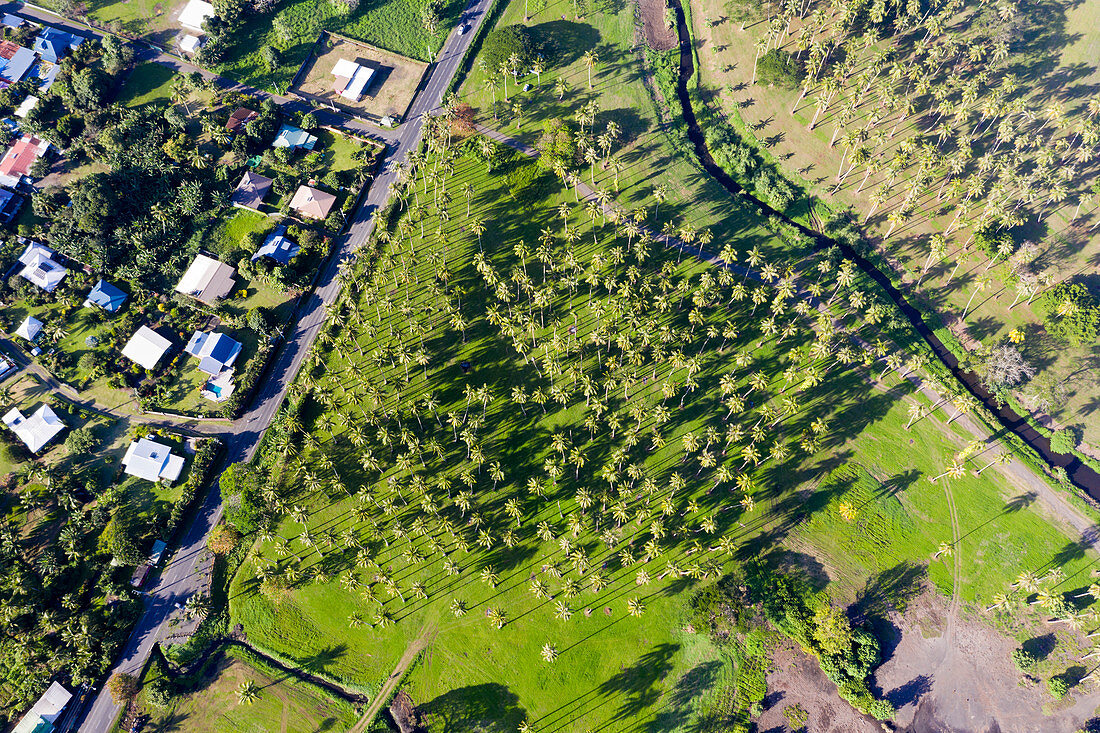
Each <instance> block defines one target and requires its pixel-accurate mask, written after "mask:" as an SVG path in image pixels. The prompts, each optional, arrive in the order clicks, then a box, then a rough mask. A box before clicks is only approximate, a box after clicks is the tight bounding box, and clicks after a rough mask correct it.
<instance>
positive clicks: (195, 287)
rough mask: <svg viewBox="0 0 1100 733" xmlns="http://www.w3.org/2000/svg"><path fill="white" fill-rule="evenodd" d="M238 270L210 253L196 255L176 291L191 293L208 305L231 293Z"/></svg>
mask: <svg viewBox="0 0 1100 733" xmlns="http://www.w3.org/2000/svg"><path fill="white" fill-rule="evenodd" d="M236 274H237V270H236V268H234V267H231V266H229V265H227V264H225V263H224V262H220V261H218V260H216V259H214V258H213V257H210V256H208V255H204V254H199V255H195V260H194V262H192V263H191V266H190V267H188V268H187V272H185V273H183V277H182V278H180V281H179V284H178V285H176V291H177V292H180V293H183V294H185V295H190V296H191V297H193V298H195V299H196V300H199V301H202V302H203V303H206V304H207V305H211V304H213V303H214V302H215V301H217V300H219V299H220V298H224V297H225V296H227V295H229V293H230V291H231V290H233V278H234V277H235V276H236Z"/></svg>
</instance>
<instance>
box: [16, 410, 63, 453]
mask: <svg viewBox="0 0 1100 733" xmlns="http://www.w3.org/2000/svg"><path fill="white" fill-rule="evenodd" d="M3 419H4V424H5V425H7V426H8V427H9V428H11V431H12V432H13V433H15V435H16V436H17V437H18V438H19V439H20V440H21V441H23V444H24V445H25V446H27V450H29V451H30V452H31V453H37V452H38V451H40V450H42V447H43V446H45V445H46V444H47V443H49V442H50V441H51V440H53V438H54V436H55V435H57V434H58V433H60V432H61V431H62V430H64V429H65V423H63V422H61V418H59V417H58V416H57V413H56V412H54V411H53V408H52V407H50V406H49V405H42V406H41V407H39V408H38V409H37V410H35V411H34V412H33V413H31V415H30V417H27V416H25V415H24V414H23V413H22V412H20V411H19V409H18V408H12V409H11V410H9V411H8V414H6V415H4V418H3Z"/></svg>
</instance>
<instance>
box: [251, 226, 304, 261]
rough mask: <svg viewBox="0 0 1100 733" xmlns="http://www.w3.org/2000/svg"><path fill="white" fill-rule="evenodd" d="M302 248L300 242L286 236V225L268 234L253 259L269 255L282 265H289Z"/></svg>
mask: <svg viewBox="0 0 1100 733" xmlns="http://www.w3.org/2000/svg"><path fill="white" fill-rule="evenodd" d="M300 250H301V247H299V246H298V243H297V242H295V241H294V240H293V239H291V238H290V237H288V236H286V227H285V226H280V227H277V228H276V229H275V231H273V232H271V234H268V235H267V239H265V240H264V243H263V244H261V245H260V248H259V249H258V250H256V254H254V255H252V261H253V262H255V261H256V260H258V259H260V258H261V257H268V258H270V259H272V260H274V261H276V262H278V263H279V264H280V265H287V264H290V261H291V260H292V259H294V256H295V255H296V254H298V252H299V251H300Z"/></svg>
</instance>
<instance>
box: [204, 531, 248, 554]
mask: <svg viewBox="0 0 1100 733" xmlns="http://www.w3.org/2000/svg"><path fill="white" fill-rule="evenodd" d="M240 539H241V534H240V532H238V531H237V530H236V529H235V528H234V527H232V526H231V525H228V524H219V525H218V526H217V527H214V529H212V530H210V534H209V536H207V538H206V546H207V548H209V550H210V551H211V552H212V553H214V554H215V555H228V554H229V553H231V552H233V550H234V548H236V547H237V543H238V542H240Z"/></svg>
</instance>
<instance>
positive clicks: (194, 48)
mask: <svg viewBox="0 0 1100 733" xmlns="http://www.w3.org/2000/svg"><path fill="white" fill-rule="evenodd" d="M200 48H202V39H201V38H200V37H198V36H192V35H191V34H187V35H185V36H184V37H183V38H181V39H180V50H181V51H183V52H184V53H198V50H199V49H200Z"/></svg>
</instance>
